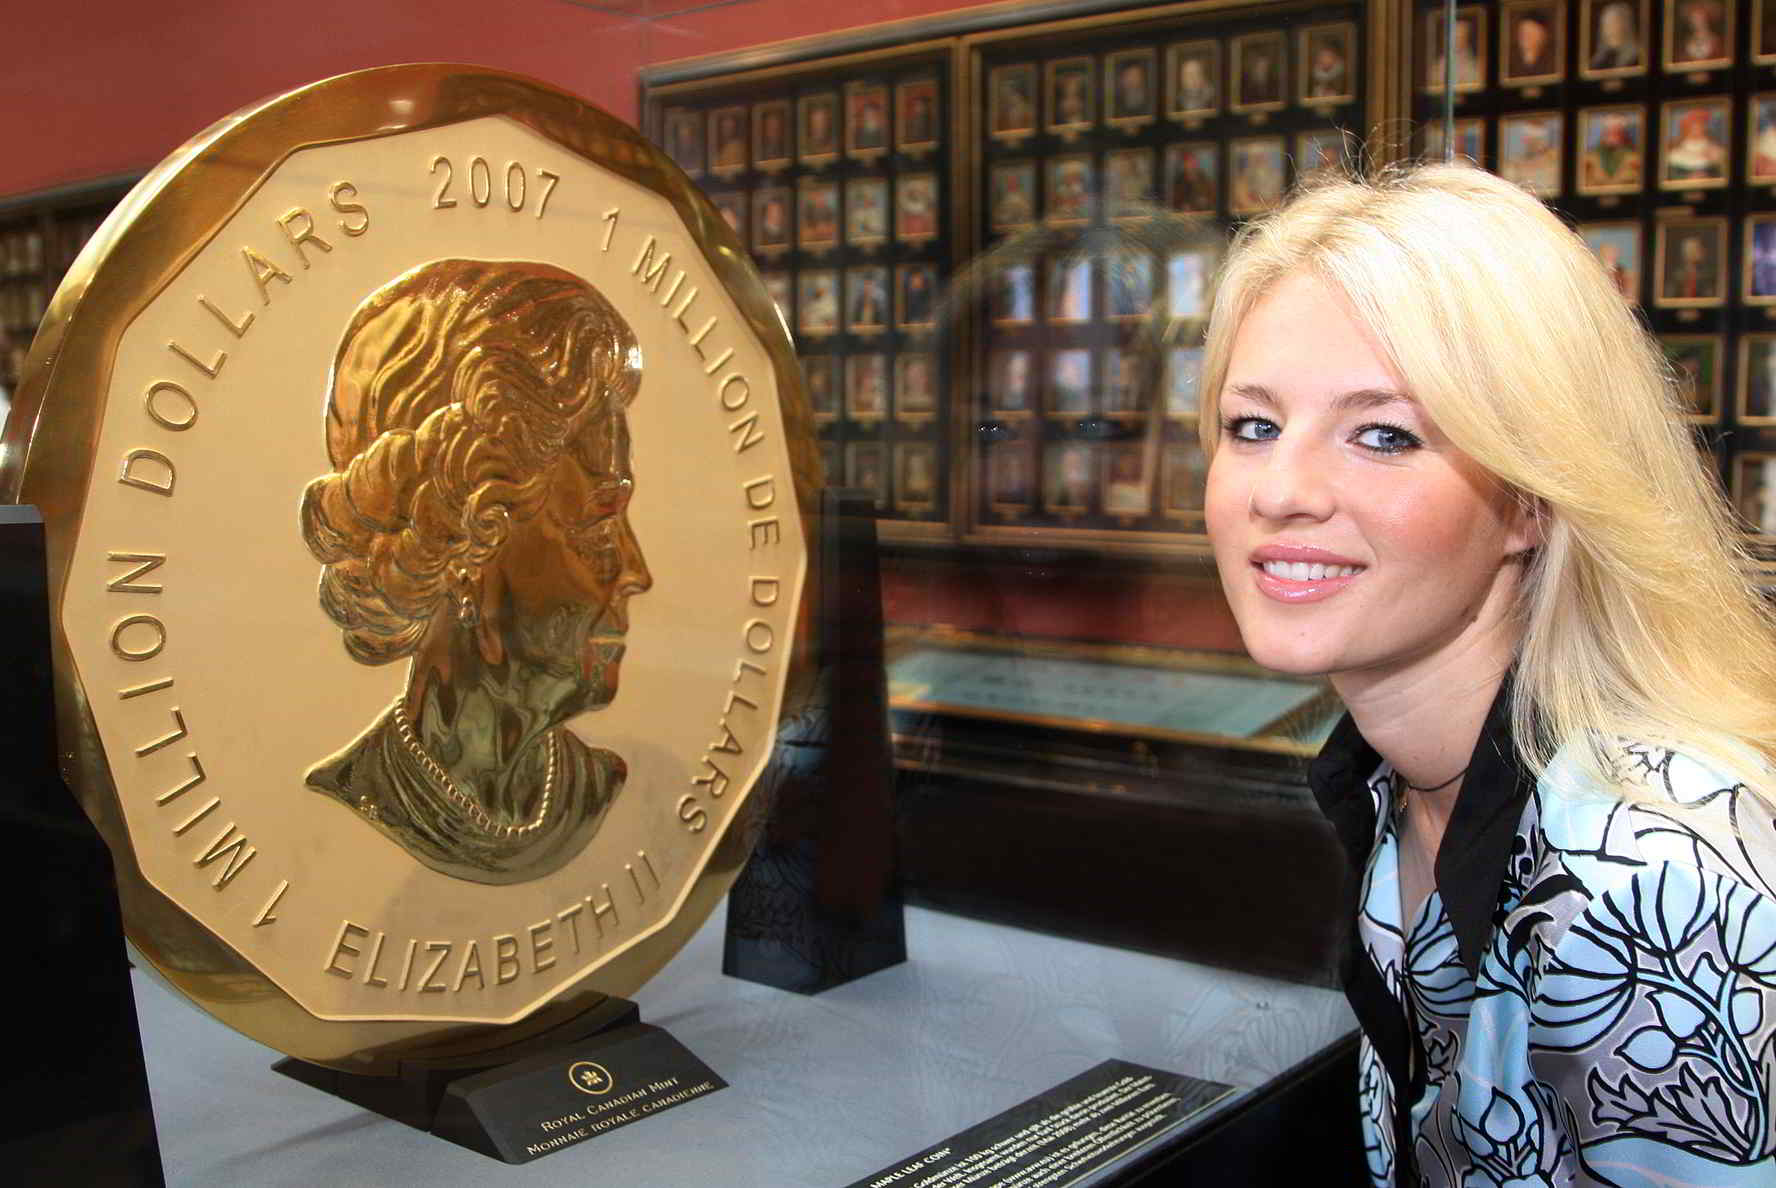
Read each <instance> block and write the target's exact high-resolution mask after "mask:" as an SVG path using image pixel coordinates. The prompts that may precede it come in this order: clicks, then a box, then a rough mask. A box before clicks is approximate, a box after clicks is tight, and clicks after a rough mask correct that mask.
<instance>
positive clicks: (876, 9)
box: [0, 0, 969, 195]
mask: <svg viewBox="0 0 1776 1188" xmlns="http://www.w3.org/2000/svg"><path fill="white" fill-rule="evenodd" d="M684 2H685V3H686V4H687V6H689V5H690V4H691V2H692V0H684ZM968 6H969V5H968V3H967V0H847V2H846V3H844V4H820V3H809V2H808V0H745V2H743V3H739V4H733V5H730V6H727V7H724V8H714V9H707V10H704V11H701V12H693V13H690V14H687V15H685V16H680V17H668V18H663V19H659V20H655V21H649V22H645V23H644V22H638V21H634V20H631V19H628V18H623V17H617V16H612V15H610V14H608V13H604V12H599V11H596V10H594V9H592V8H590V7H586V6H584V5H581V4H574V3H570V2H569V0H501V2H500V3H494V4H489V3H487V0H475V2H473V3H470V2H469V0H372V2H370V3H366V2H365V0H306V2H305V3H302V4H293V5H273V4H269V3H264V2H260V0H246V2H242V0H159V2H158V3H146V4H145V3H142V2H141V0H132V2H130V3H124V2H122V0H60V2H55V0H51V2H48V3H41V2H40V3H31V4H22V3H21V4H14V5H10V6H9V11H8V13H7V17H6V27H5V30H4V38H5V42H4V44H5V51H6V62H7V67H6V70H5V71H4V72H0V145H4V146H5V148H6V151H5V153H4V155H3V156H0V195H12V194H20V193H29V192H32V191H35V190H41V189H44V188H47V187H50V186H55V185H60V184H62V183H65V182H73V181H80V180H84V179H87V178H95V177H105V176H109V175H112V174H117V173H124V172H131V171H141V170H145V169H147V168H148V167H149V166H151V165H153V164H154V162H156V161H158V160H160V158H162V157H164V156H166V155H167V153H169V152H171V151H172V150H173V149H174V148H176V147H178V145H179V144H181V143H182V142H184V141H185V140H186V139H187V138H189V137H190V136H192V135H193V134H194V133H197V132H199V131H201V130H203V129H204V128H205V127H207V126H208V125H209V124H210V123H212V122H213V121H215V120H217V119H220V118H222V117H223V116H226V115H227V114H228V113H230V112H232V111H234V110H236V109H237V108H240V107H243V106H245V105H246V104H249V103H252V102H254V101H255V100H258V99H260V98H263V97H265V96H268V95H272V94H275V93H277V92H279V91H283V90H287V89H288V88H290V87H293V86H297V85H300V84H301V83H304V82H310V81H313V80H315V79H320V78H326V77H328V76H330V75H334V74H341V73H343V72H345V71H348V70H358V69H362V68H364V67H367V66H380V65H386V64H389V63H393V62H416V61H457V62H472V63H475V64H477V65H484V66H495V67H500V68H502V69H507V70H515V71H519V72H521V73H525V74H531V75H535V76H537V77H539V78H542V79H544V80H546V81H548V82H551V83H554V84H555V85H557V86H560V87H564V88H566V89H567V90H570V91H574V92H577V93H578V94H581V95H584V96H586V97H587V98H589V99H591V100H592V101H593V102H595V103H597V104H599V105H601V106H603V107H605V108H607V109H609V110H610V111H612V112H614V113H616V114H617V115H620V116H622V117H624V118H625V119H629V120H631V121H633V120H634V118H635V114H636V112H635V96H636V78H635V76H636V71H637V70H638V69H640V68H641V67H642V66H644V65H650V64H652V63H655V62H662V61H667V60H670V59H673V58H683V57H690V56H694V55H698V54H707V53H716V52H720V51H724V50H731V49H737V48H741V47H744V46H751V45H760V44H764V43H768V42H773V41H780V40H783V39H786V38H790V37H801V36H806V35H811V34H817V33H826V32H831V31H833V30H836V29H845V28H852V27H856V26H860V25H871V24H876V23H878V22H881V21H887V20H896V19H900V18H905V17H914V16H923V15H927V14H929V13H932V12H940V11H944V10H946V9H953V8H960V7H968ZM650 7H653V8H655V9H656V10H659V9H665V8H668V7H670V5H668V4H663V3H662V4H654V5H651V6H650Z"/></svg>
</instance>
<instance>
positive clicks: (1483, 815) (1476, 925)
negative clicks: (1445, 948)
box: [1307, 672, 1535, 977]
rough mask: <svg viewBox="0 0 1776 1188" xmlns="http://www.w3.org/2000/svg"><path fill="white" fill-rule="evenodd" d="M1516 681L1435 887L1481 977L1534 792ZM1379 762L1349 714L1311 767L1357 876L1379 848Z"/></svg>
mask: <svg viewBox="0 0 1776 1188" xmlns="http://www.w3.org/2000/svg"><path fill="white" fill-rule="evenodd" d="M1513 683H1514V681H1513V674H1512V673H1509V672H1507V673H1506V674H1505V678H1504V680H1502V681H1500V682H1499V689H1498V694H1497V696H1495V697H1494V698H1493V702H1492V708H1491V709H1490V710H1488V711H1487V715H1486V722H1485V724H1484V725H1482V726H1481V728H1480V737H1479V738H1478V739H1477V740H1476V741H1475V743H1474V753H1473V755H1472V756H1471V757H1470V758H1469V760H1468V770H1467V775H1466V777H1465V778H1464V779H1463V780H1462V788H1461V793H1460V795H1459V796H1457V797H1456V802H1455V809H1454V811H1453V812H1452V813H1451V814H1450V817H1449V825H1448V828H1447V829H1446V830H1445V831H1444V833H1443V841H1442V843H1441V845H1440V846H1439V847H1438V849H1437V890H1438V892H1439V894H1441V896H1442V898H1443V908H1444V910H1445V911H1446V912H1448V913H1449V922H1450V924H1451V925H1452V926H1453V927H1454V929H1455V939H1456V944H1457V947H1458V948H1459V949H1460V951H1461V957H1462V964H1463V965H1464V966H1466V967H1467V970H1468V975H1469V976H1470V977H1475V976H1478V973H1479V969H1480V957H1481V955H1482V954H1483V953H1485V951H1486V946H1487V943H1488V941H1489V940H1490V939H1491V936H1492V929H1493V926H1494V924H1495V922H1496V920H1495V917H1496V916H1497V915H1498V913H1499V911H1500V908H1501V905H1500V903H1499V895H1500V892H1501V890H1502V888H1503V886H1504V880H1505V873H1506V869H1507V866H1508V864H1509V862H1510V858H1511V845H1512V843H1513V841H1515V840H1516V837H1517V830H1518V827H1519V825H1520V823H1521V822H1522V820H1523V809H1524V806H1525V805H1526V804H1527V803H1528V802H1529V795H1530V792H1531V791H1532V790H1533V789H1534V788H1535V778H1534V777H1533V776H1532V775H1530V773H1529V772H1528V771H1526V770H1525V769H1524V767H1523V765H1522V762H1521V760H1520V759H1519V758H1518V755H1517V745H1516V739H1515V736H1514V735H1513V733H1512V730H1511V688H1512V685H1513ZM1380 763H1381V756H1380V755H1379V754H1378V753H1377V752H1376V751H1375V748H1373V747H1371V746H1370V745H1369V743H1368V742H1367V741H1366V740H1365V739H1364V738H1363V735H1362V732H1361V731H1359V730H1358V729H1357V724H1356V722H1355V721H1353V720H1352V718H1351V716H1350V715H1349V714H1346V715H1344V717H1343V718H1342V719H1340V720H1339V723H1338V725H1337V726H1336V727H1335V728H1334V729H1333V731H1332V734H1331V736H1330V737H1328V738H1327V740H1326V744H1325V746H1324V747H1322V748H1321V750H1320V754H1319V756H1318V757H1317V758H1316V759H1314V761H1313V762H1312V763H1311V764H1310V765H1309V767H1308V776H1307V778H1308V785H1309V786H1310V787H1311V788H1312V789H1313V793H1314V798H1315V799H1316V800H1318V801H1319V804H1320V810H1321V811H1322V812H1324V813H1325V814H1326V817H1327V818H1328V819H1329V820H1330V821H1331V822H1332V826H1333V828H1334V829H1335V830H1336V831H1337V832H1338V837H1339V840H1340V841H1341V842H1342V843H1343V845H1344V848H1345V853H1346V856H1347V857H1348V859H1349V861H1350V863H1351V867H1352V870H1353V872H1354V873H1355V874H1356V875H1357V877H1358V878H1361V876H1362V872H1363V870H1364V868H1365V867H1366V866H1367V865H1368V862H1369V854H1370V851H1371V850H1372V849H1374V846H1375V824H1376V822H1375V805H1374V800H1373V798H1372V797H1371V796H1370V794H1369V788H1368V781H1369V777H1370V776H1371V775H1373V774H1374V772H1375V768H1376V767H1377V766H1378V765H1379V764H1380Z"/></svg>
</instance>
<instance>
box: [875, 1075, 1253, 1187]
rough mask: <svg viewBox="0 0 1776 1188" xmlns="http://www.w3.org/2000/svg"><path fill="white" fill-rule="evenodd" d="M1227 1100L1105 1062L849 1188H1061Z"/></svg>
mask: <svg viewBox="0 0 1776 1188" xmlns="http://www.w3.org/2000/svg"><path fill="white" fill-rule="evenodd" d="M1232 1092H1233V1088H1232V1086H1229V1085H1222V1084H1220V1083H1218V1082H1215V1081H1201V1080H1198V1079H1197V1078H1195V1077H1187V1076H1183V1075H1182V1074H1180V1073H1169V1072H1161V1071H1160V1070H1159V1069H1156V1068H1145V1067H1143V1066H1142V1065H1139V1064H1130V1063H1129V1062H1128V1061H1126V1060H1106V1061H1104V1063H1102V1064H1100V1065H1098V1066H1097V1067H1096V1068H1093V1069H1091V1070H1089V1071H1088V1072H1083V1073H1081V1074H1080V1075H1078V1076H1076V1077H1074V1078H1073V1079H1072V1080H1070V1081H1063V1082H1062V1083H1061V1084H1059V1085H1056V1086H1055V1087H1054V1088H1053V1089H1050V1090H1048V1091H1047V1092H1046V1093H1039V1094H1037V1095H1036V1096H1035V1097H1032V1098H1030V1099H1029V1100H1028V1101H1026V1102H1024V1103H1022V1104H1021V1105H1015V1106H1013V1107H1012V1108H1011V1109H1009V1110H1006V1111H1005V1112H1004V1113H1002V1114H998V1115H995V1116H994V1117H992V1118H989V1119H987V1120H986V1121H985V1122H982V1123H980V1124H979V1125H978V1126H971V1127H969V1128H968V1129H967V1130H964V1131H962V1132H961V1133H960V1134H956V1135H952V1136H951V1137H950V1138H948V1139H947V1140H945V1141H944V1142H941V1143H938V1144H937V1145H936V1146H934V1147H927V1148H926V1149H925V1150H923V1151H921V1152H919V1153H918V1154H916V1155H914V1156H912V1157H911V1158H909V1159H904V1160H902V1161H900V1162H899V1163H896V1164H892V1165H891V1166H889V1167H885V1168H883V1169H882V1170H881V1171H879V1172H876V1173H875V1174H874V1175H869V1176H865V1177H864V1178H863V1179H861V1180H858V1181H857V1182H855V1183H853V1184H850V1185H847V1188H962V1186H963V1185H974V1186H976V1188H987V1186H992V1188H1066V1186H1067V1185H1069V1184H1078V1183H1080V1182H1082V1181H1083V1180H1085V1178H1086V1177H1088V1176H1090V1175H1091V1174H1092V1173H1094V1172H1096V1171H1099V1170H1100V1169H1102V1168H1104V1167H1106V1166H1108V1165H1109V1164H1111V1163H1114V1162H1115V1161H1117V1160H1119V1159H1122V1158H1124V1157H1126V1156H1128V1155H1130V1154H1132V1153H1133V1152H1134V1151H1137V1150H1139V1149H1140V1148H1142V1147H1145V1146H1147V1145H1148V1144H1150V1143H1152V1142H1154V1141H1155V1140H1156V1139H1158V1138H1160V1137H1161V1136H1163V1135H1165V1134H1166V1133H1168V1132H1169V1131H1172V1130H1175V1129H1177V1128H1178V1127H1179V1126H1181V1125H1183V1124H1184V1122H1185V1121H1186V1120H1187V1119H1189V1118H1190V1117H1191V1115H1193V1114H1195V1113H1197V1112H1198V1111H1200V1110H1202V1109H1203V1108H1204V1107H1206V1106H1209V1105H1212V1104H1213V1103H1215V1102H1217V1101H1219V1100H1221V1098H1223V1097H1225V1096H1227V1095H1228V1094H1229V1093H1232Z"/></svg>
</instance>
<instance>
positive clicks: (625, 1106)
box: [432, 1023, 728, 1163]
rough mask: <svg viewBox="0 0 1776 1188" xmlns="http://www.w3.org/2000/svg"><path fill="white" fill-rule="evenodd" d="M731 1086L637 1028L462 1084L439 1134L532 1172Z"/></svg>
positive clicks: (663, 1038)
mask: <svg viewBox="0 0 1776 1188" xmlns="http://www.w3.org/2000/svg"><path fill="white" fill-rule="evenodd" d="M727 1086H728V1083H727V1082H726V1081H724V1080H722V1079H721V1078H720V1077H718V1076H716V1075H715V1073H714V1072H712V1071H710V1068H709V1066H708V1065H707V1064H704V1063H703V1062H702V1061H701V1060H699V1059H697V1057H696V1056H694V1055H692V1053H691V1051H690V1049H688V1048H686V1047H685V1046H684V1045H683V1044H681V1043H679V1042H678V1041H677V1040H675V1039H673V1038H672V1036H670V1035H668V1034H667V1033H666V1032H665V1031H662V1030H661V1029H660V1028H658V1027H653V1026H650V1025H648V1024H646V1023H636V1024H633V1025H631V1026H628V1027H623V1028H619V1029H617V1030H615V1031H610V1032H605V1033H603V1034H601V1035H599V1036H597V1037H595V1038H593V1039H589V1040H586V1041H584V1042H582V1043H580V1044H575V1045H569V1046H568V1047H565V1048H562V1049H560V1050H559V1051H556V1052H553V1053H550V1054H548V1055H544V1056H535V1057H532V1058H530V1059H528V1060H521V1061H518V1062H517V1063H515V1064H509V1065H506V1066H504V1067H502V1068H497V1069H493V1070H491V1071H489V1072H485V1073H479V1074H476V1075H475V1076H470V1077H464V1078H462V1079H461V1080H458V1081H455V1082H453V1083H452V1084H451V1086H450V1088H449V1089H447V1090H445V1093H444V1099H443V1101H442V1102H441V1103H440V1104H439V1107H438V1116H437V1118H436V1119H435V1120H434V1121H433V1123H432V1133H434V1134H437V1135H439V1136H441V1137H443V1138H447V1139H449V1140H451V1141H452V1142H455V1143H461V1144H462V1145H463V1146H465V1147H471V1148H473V1149H474V1150H477V1151H480V1152H481V1153H482V1154H484V1155H491V1156H493V1157H494V1158H495V1159H503V1160H505V1161H506V1162H507V1163H529V1162H530V1161H531V1160H532V1159H538V1158H541V1157H542V1156H544V1155H549V1154H553V1153H554V1152H556V1151H559V1150H561V1149H563V1148H565V1147H571V1146H573V1145H575V1144H576V1143H583V1142H585V1141H586V1140H587V1139H589V1138H596V1137H597V1136H598V1135H601V1134H606V1133H608V1132H610V1131H612V1130H616V1129H619V1128H620V1127H624V1126H627V1125H629V1123H631V1122H638V1121H640V1120H642V1119H643V1118H647V1117H650V1116H652V1115H654V1114H657V1113H659V1112H661V1111H662V1110H669V1109H671V1108H673V1107H674V1106H680V1105H683V1104H685V1103H686V1102H688V1101H694V1100H696V1099H697V1098H699V1097H704V1096H707V1095H708V1094H710V1093H714V1092H715V1091H716V1090H718V1089H725V1088H727Z"/></svg>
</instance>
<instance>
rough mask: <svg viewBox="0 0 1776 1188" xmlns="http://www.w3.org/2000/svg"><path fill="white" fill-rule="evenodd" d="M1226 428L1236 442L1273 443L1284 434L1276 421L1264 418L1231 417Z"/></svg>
mask: <svg viewBox="0 0 1776 1188" xmlns="http://www.w3.org/2000/svg"><path fill="white" fill-rule="evenodd" d="M1225 428H1226V430H1227V435H1228V436H1229V437H1231V438H1233V439H1235V440H1236V441H1271V440H1273V439H1274V438H1276V437H1277V436H1279V435H1280V434H1281V433H1282V429H1281V428H1280V427H1279V426H1278V425H1277V423H1276V422H1275V421H1269V420H1266V419H1265V418H1263V417H1229V418H1227V423H1226V426H1225Z"/></svg>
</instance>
